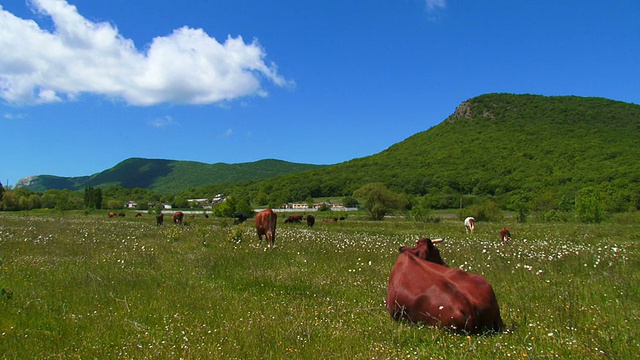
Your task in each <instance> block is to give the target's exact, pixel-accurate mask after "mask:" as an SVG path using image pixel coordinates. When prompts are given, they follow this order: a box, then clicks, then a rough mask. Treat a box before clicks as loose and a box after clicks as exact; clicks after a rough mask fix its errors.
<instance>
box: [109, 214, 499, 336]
mask: <svg viewBox="0 0 640 360" xmlns="http://www.w3.org/2000/svg"><path fill="white" fill-rule="evenodd" d="M109 216H112V215H111V213H110V214H109ZM113 216H116V215H113ZM235 217H236V219H237V220H240V222H244V221H245V220H246V216H244V214H242V216H240V214H235ZM183 218H184V213H182V212H181V211H178V212H176V213H174V214H173V215H172V220H173V222H174V223H175V224H182V222H183ZM156 219H157V222H158V225H162V223H163V219H164V215H163V214H160V215H158V216H157V217H156ZM303 220H305V218H304V217H303V216H302V215H292V216H289V217H287V218H286V219H285V221H284V222H285V223H287V224H288V223H301V222H302V221H303ZM330 220H333V221H338V220H339V219H330ZM277 222H278V215H277V214H276V212H275V211H273V210H272V209H267V210H263V211H261V212H259V213H258V214H256V216H255V228H256V232H257V234H258V240H259V244H262V237H263V236H264V237H265V238H266V242H267V246H268V247H269V248H271V247H273V246H274V244H275V241H276V226H277ZM306 222H307V226H308V227H312V226H313V225H314V223H315V217H314V216H313V215H307V217H306ZM464 226H465V229H466V231H467V232H471V233H473V232H474V231H475V219H474V218H473V217H468V218H466V219H465V220H464ZM510 239H511V234H510V232H509V229H507V228H503V229H502V230H500V240H501V241H502V242H503V243H504V244H506V243H507V242H508V241H509V240H510ZM442 241H443V239H433V240H431V239H429V238H422V239H419V240H417V241H416V244H415V246H414V247H407V246H402V247H400V249H399V250H400V255H399V256H398V258H397V260H396V263H395V265H394V266H393V268H392V270H391V274H390V276H389V287H388V292H387V299H386V306H387V310H388V311H389V314H390V315H391V317H392V318H393V319H394V320H396V321H401V320H404V321H408V322H411V323H423V324H427V325H432V326H440V327H443V328H446V329H449V330H452V331H456V332H460V333H465V334H479V333H486V332H501V331H503V330H504V329H505V325H504V323H503V321H502V317H501V316H500V306H499V305H498V299H497V297H496V295H495V293H494V291H493V288H492V286H491V284H490V283H489V282H488V281H487V280H486V279H485V278H484V277H483V276H482V275H478V274H470V273H467V272H466V271H463V270H461V269H452V268H449V267H448V265H447V263H446V262H445V261H444V260H443V259H442V257H440V251H439V250H438V248H437V247H436V244H438V243H440V242H442Z"/></svg>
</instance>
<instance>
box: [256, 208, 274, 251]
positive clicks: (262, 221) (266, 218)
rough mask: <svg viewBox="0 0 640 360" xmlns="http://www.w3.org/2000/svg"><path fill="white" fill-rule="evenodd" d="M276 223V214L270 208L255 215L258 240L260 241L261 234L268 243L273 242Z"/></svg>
mask: <svg viewBox="0 0 640 360" xmlns="http://www.w3.org/2000/svg"><path fill="white" fill-rule="evenodd" d="M277 224H278V215H277V214H276V212H275V211H273V210H272V209H266V210H263V211H261V212H259V213H258V214H257V215H256V218H255V226H256V232H257V233H258V239H259V240H260V242H262V236H265V237H266V238H267V243H268V244H270V245H271V244H274V243H275V241H276V225H277Z"/></svg>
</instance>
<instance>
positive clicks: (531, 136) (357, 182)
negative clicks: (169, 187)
mask: <svg viewBox="0 0 640 360" xmlns="http://www.w3.org/2000/svg"><path fill="white" fill-rule="evenodd" d="M639 139H640V106H638V105H634V104H628V103H622V102H617V101H612V100H607V99H602V98H582V97H575V96H558V97H545V96H537V95H511V94H488V95H482V96H479V97H476V98H473V99H470V100H467V101H465V102H463V103H462V104H460V106H458V108H457V109H456V110H455V112H454V113H453V114H452V115H451V116H449V117H448V118H447V119H446V120H445V121H443V122H442V123H440V124H439V125H437V126H434V127H433V128H431V129H429V130H426V131H423V132H420V133H418V134H415V135H413V136H411V137H409V138H408V139H406V140H404V141H402V142H400V143H397V144H395V145H393V146H391V147H389V148H388V149H386V150H384V151H382V152H381V153H379V154H375V155H371V156H368V157H364V158H359V159H353V160H351V161H347V162H344V163H340V164H337V165H333V166H330V167H327V168H323V169H317V170H312V171H308V172H305V173H304V174H292V175H286V176H281V177H278V178H274V179H269V180H265V181H262V182H259V183H256V184H254V185H253V188H249V189H247V190H248V191H252V192H258V191H263V192H267V193H268V194H273V195H272V196H273V197H275V198H277V199H278V200H279V201H282V200H284V201H291V200H299V198H298V199H296V197H297V196H300V194H310V195H311V196H313V197H322V196H346V195H351V194H352V193H353V191H354V190H356V189H358V188H359V187H361V186H362V185H364V184H367V183H371V182H382V183H384V184H386V185H387V186H388V187H389V188H390V189H392V190H394V191H396V192H403V193H407V194H413V195H424V194H427V193H434V192H448V193H458V194H460V193H464V194H475V195H501V194H505V193H512V192H531V191H557V192H565V193H573V194H575V191H577V190H578V189H580V188H583V187H585V186H590V185H600V184H603V183H610V184H611V185H612V186H613V187H615V188H618V189H627V191H633V189H638V186H639V184H640V161H638V159H639V158H640V143H639V142H638V140H639ZM227 191H228V190H227ZM636 193H637V191H636ZM625 196H633V195H628V194H627V195H625ZM635 196H636V197H637V194H636V195H635Z"/></svg>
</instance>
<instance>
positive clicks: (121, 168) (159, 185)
mask: <svg viewBox="0 0 640 360" xmlns="http://www.w3.org/2000/svg"><path fill="white" fill-rule="evenodd" d="M321 167H323V165H310V164H297V163H290V162H286V161H281V160H274V159H266V160H260V161H255V162H250V163H241V164H226V163H217V164H205V163H201V162H195V161H178V160H162V159H143V158H131V159H127V160H124V161H122V162H121V163H119V164H117V165H116V166H114V167H112V168H110V169H107V170H105V171H102V172H100V173H97V174H94V175H92V176H84V177H74V178H68V177H58V176H52V175H41V176H31V177H29V178H26V179H23V180H21V181H20V182H19V184H18V185H17V187H26V188H28V189H29V190H31V191H45V190H49V189H60V190H62V189H68V190H82V189H83V188H85V187H89V186H91V187H101V188H108V187H114V186H117V187H123V188H128V189H133V188H142V189H148V190H153V191H156V192H159V193H163V194H164V193H175V192H180V191H184V190H185V189H188V188H192V187H201V186H204V185H209V184H219V183H231V182H237V181H244V180H260V179H268V178H273V177H276V176H279V175H283V174H290V173H296V172H301V171H304V170H308V169H314V168H321Z"/></svg>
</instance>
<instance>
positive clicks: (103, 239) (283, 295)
mask: <svg viewBox="0 0 640 360" xmlns="http://www.w3.org/2000/svg"><path fill="white" fill-rule="evenodd" d="M188 220H189V222H190V225H189V226H187V227H176V226H173V225H166V226H164V227H156V226H155V219H154V218H153V217H152V216H150V215H145V216H143V217H142V218H133V217H130V216H127V217H126V218H113V219H109V218H107V217H106V215H105V214H90V215H81V214H69V213H65V214H60V213H57V212H52V213H46V212H40V213H36V214H34V213H31V214H29V215H25V214H24V213H20V214H15V213H13V214H12V213H0V262H1V264H0V287H1V288H4V289H5V291H10V293H4V294H3V295H1V296H0V350H1V351H2V357H3V358H8V359H11V358H21V359H22V358H29V359H30V358H40V359H46V358H82V359H86V358H150V359H159V358H172V359H173V358H187V359H189V358H190V359H214V358H224V359H227V358H229V359H231V358H238V359H251V358H260V359H269V358H272V359H279V358H300V359H389V358H405V359H406V358H420V359H424V358H435V359H477V358H492V359H493V358H511V359H514V358H515V359H523V358H559V359H585V358H601V357H604V358H616V359H624V358H633V357H635V354H636V353H637V352H638V351H639V350H640V331H639V330H638V326H637V324H638V320H639V319H638V317H639V314H640V302H639V300H638V299H640V290H639V286H638V284H639V281H640V271H639V270H640V246H639V241H640V235H639V234H638V231H637V227H632V226H626V225H619V224H606V225H605V224H603V225H577V224H509V227H510V228H511V230H512V237H513V240H512V243H511V244H509V245H507V246H503V245H502V244H500V242H499V240H498V234H497V233H498V229H499V228H501V227H502V226H503V225H504V224H488V223H480V224H478V232H477V233H476V234H474V235H467V234H465V233H464V229H463V227H462V225H461V223H460V222H459V221H455V222H454V221H452V220H445V221H442V222H441V223H438V224H420V223H414V222H407V221H404V220H400V219H393V220H385V221H383V222H368V221H364V220H360V219H358V218H357V217H355V216H354V217H348V220H347V221H346V222H341V223H337V224H325V223H321V222H320V223H317V224H316V226H315V227H314V228H313V229H307V228H306V226H304V225H301V224H295V225H289V224H287V225H285V224H283V223H282V222H281V223H280V224H279V227H278V232H277V239H276V248H275V249H273V250H266V248H265V247H264V243H263V246H258V244H257V238H256V236H255V233H254V230H253V229H252V228H251V224H250V223H249V224H244V225H240V226H232V225H230V223H229V222H228V221H222V220H217V219H204V218H200V217H196V218H195V219H188ZM281 220H282V219H281ZM234 235H235V236H234ZM422 236H431V237H434V238H435V237H446V238H447V240H446V242H445V243H443V244H441V246H440V249H441V252H442V256H443V257H444V259H445V260H446V261H447V262H448V263H449V265H450V266H452V267H461V268H463V269H465V270H467V271H470V272H475V273H481V274H483V275H485V276H486V277H487V279H488V280H489V281H490V282H491V283H492V284H493V287H494V289H495V292H496V294H497V296H498V301H499V303H500V306H501V312H502V317H503V319H504V321H505V323H506V325H507V326H508V327H509V331H507V332H506V333H504V334H498V335H494V336H466V335H459V334H452V333H450V332H447V331H444V330H440V329H435V328H430V327H425V326H416V325H410V324H406V323H396V322H393V321H392V320H391V318H390V316H389V315H388V313H387V312H386V308H385V306H384V299H385V297H386V291H387V281H388V276H389V272H390V271H391V268H392V267H393V264H394V262H395V259H396V257H397V249H398V248H399V247H400V246H401V245H409V244H412V243H413V242H414V241H415V240H416V239H417V238H418V237H422Z"/></svg>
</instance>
